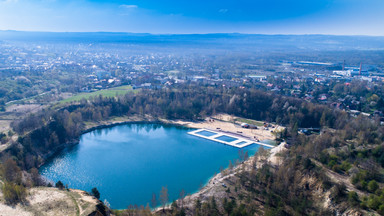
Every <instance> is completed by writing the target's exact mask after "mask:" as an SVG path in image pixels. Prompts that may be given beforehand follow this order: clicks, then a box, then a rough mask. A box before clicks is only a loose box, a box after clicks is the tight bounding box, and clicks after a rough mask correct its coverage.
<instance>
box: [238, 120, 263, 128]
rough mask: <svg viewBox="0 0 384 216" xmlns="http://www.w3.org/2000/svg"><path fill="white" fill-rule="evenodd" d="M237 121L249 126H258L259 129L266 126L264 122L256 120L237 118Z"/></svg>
mask: <svg viewBox="0 0 384 216" xmlns="http://www.w3.org/2000/svg"><path fill="white" fill-rule="evenodd" d="M235 120H236V121H239V122H242V123H247V124H251V125H256V126H258V127H261V126H264V122H261V121H256V120H252V119H245V118H236V119H235Z"/></svg>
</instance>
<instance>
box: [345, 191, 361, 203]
mask: <svg viewBox="0 0 384 216" xmlns="http://www.w3.org/2000/svg"><path fill="white" fill-rule="evenodd" d="M348 202H349V204H351V205H352V206H358V205H359V202H360V201H359V196H358V195H357V193H356V192H355V191H350V192H349V193H348Z"/></svg>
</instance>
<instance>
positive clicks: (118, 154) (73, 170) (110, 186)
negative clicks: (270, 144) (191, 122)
mask: <svg viewBox="0 0 384 216" xmlns="http://www.w3.org/2000/svg"><path fill="white" fill-rule="evenodd" d="M188 131H190V129H187V128H183V127H176V126H168V125H161V124H127V125H119V126H114V127H111V128H105V129H100V130H95V131H92V132H89V133H86V134H83V135H82V136H81V138H80V143H79V144H78V145H76V146H74V147H72V148H70V149H66V150H63V151H62V152H60V153H59V154H57V155H56V156H55V157H53V158H52V159H51V160H49V161H48V162H47V163H46V164H45V165H44V166H42V167H41V168H40V173H41V174H42V175H43V176H44V177H45V178H46V179H48V180H50V181H53V182H57V181H58V180H61V181H62V182H63V183H64V184H68V186H69V187H70V188H76V189H82V190H85V191H90V190H91V189H92V188H93V187H97V188H98V190H99V191H100V194H101V198H100V199H101V200H104V199H106V200H108V202H109V203H110V204H111V207H112V208H115V209H124V208H127V206H128V205H130V204H137V205H146V204H147V203H150V200H151V197H152V193H156V195H157V197H159V192H160V190H161V187H162V186H167V187H168V192H169V198H170V201H172V200H174V199H177V198H178V196H179V193H180V191H181V190H182V189H184V190H185V191H186V192H187V193H194V192H196V191H197V190H198V189H199V187H200V186H201V185H202V184H205V183H206V182H207V181H208V179H209V178H210V177H212V176H213V175H214V174H215V173H218V172H220V168H221V167H224V168H225V167H227V166H228V163H229V160H236V159H237V158H238V151H239V149H238V148H234V147H231V146H227V145H224V144H221V143H218V142H214V141H210V140H206V139H203V138H199V137H196V136H193V135H189V134H187V132H188ZM258 148H259V146H258V145H252V146H249V147H246V148H243V150H244V151H248V153H249V154H250V155H253V154H254V153H255V152H256V151H257V150H258ZM158 203H159V202H158Z"/></svg>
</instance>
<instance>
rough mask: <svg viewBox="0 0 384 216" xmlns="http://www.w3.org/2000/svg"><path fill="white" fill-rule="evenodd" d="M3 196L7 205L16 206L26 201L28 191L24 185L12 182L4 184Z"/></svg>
mask: <svg viewBox="0 0 384 216" xmlns="http://www.w3.org/2000/svg"><path fill="white" fill-rule="evenodd" d="M3 195H4V199H5V201H6V203H8V204H12V205H14V204H17V203H19V202H23V201H24V200H25V197H26V196H27V191H26V189H25V187H24V186H23V185H18V184H15V183H12V182H4V184H3Z"/></svg>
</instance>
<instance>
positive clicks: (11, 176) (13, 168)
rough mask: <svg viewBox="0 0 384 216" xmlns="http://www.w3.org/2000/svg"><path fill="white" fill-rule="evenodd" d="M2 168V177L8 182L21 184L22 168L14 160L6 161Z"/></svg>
mask: <svg viewBox="0 0 384 216" xmlns="http://www.w3.org/2000/svg"><path fill="white" fill-rule="evenodd" d="M2 168H3V169H2V175H3V176H4V179H5V180H6V181H9V182H16V181H18V182H19V181H20V180H21V179H20V178H21V176H20V174H21V173H20V168H19V167H18V166H17V163H16V161H14V160H13V159H8V160H6V161H5V163H4V164H3V167H2Z"/></svg>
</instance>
